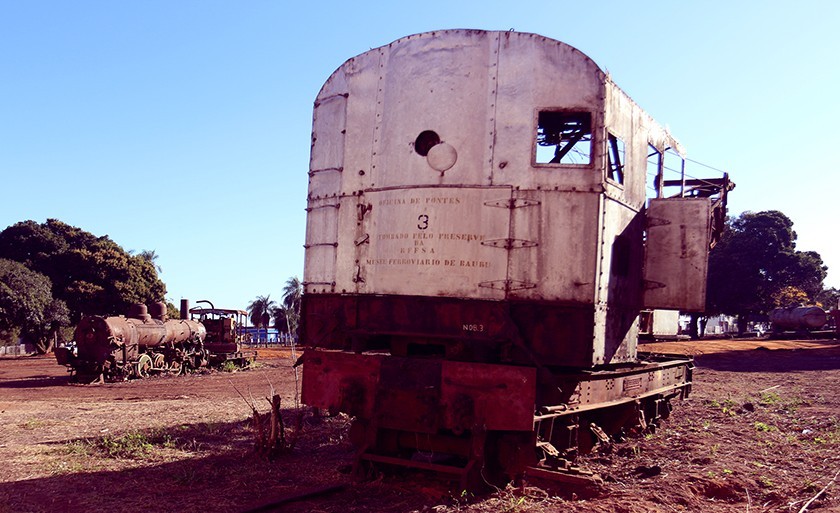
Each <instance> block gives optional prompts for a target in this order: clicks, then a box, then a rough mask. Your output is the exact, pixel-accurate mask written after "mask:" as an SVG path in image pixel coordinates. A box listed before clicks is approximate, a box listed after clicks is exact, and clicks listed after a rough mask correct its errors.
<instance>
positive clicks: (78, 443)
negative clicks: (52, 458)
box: [59, 440, 91, 456]
mask: <svg viewBox="0 0 840 513" xmlns="http://www.w3.org/2000/svg"><path fill="white" fill-rule="evenodd" d="M90 449H91V445H90V442H87V441H85V440H73V441H71V442H67V443H65V444H63V445H62V446H61V447H60V448H59V452H60V453H62V454H68V455H70V456H89V455H90Z"/></svg>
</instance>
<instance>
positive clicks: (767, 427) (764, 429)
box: [753, 422, 777, 433]
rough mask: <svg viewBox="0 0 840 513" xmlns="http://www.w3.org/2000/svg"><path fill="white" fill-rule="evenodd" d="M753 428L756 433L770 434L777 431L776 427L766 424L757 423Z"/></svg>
mask: <svg viewBox="0 0 840 513" xmlns="http://www.w3.org/2000/svg"><path fill="white" fill-rule="evenodd" d="M753 427H754V428H755V430H756V431H761V432H764V433H769V432H770V431H777V429H776V427H775V426H771V425H770V424H765V423H764V422H756V423H754V424H753Z"/></svg>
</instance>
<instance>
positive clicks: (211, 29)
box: [0, 0, 840, 308]
mask: <svg viewBox="0 0 840 513" xmlns="http://www.w3.org/2000/svg"><path fill="white" fill-rule="evenodd" d="M838 22H840V2H834V1H828V0H826V1H808V0H805V1H802V2H780V1H766V2H758V1H752V2H748V1H744V2H732V1H727V2H721V1H703V2H699V1H698V2H685V1H683V2H674V1H670V2H664V1H662V2H618V1H603V2H598V3H589V2H559V1H557V2H547V1H543V2H531V1H520V2H502V1H495V0H485V1H481V2H478V1H474V2H473V1H464V2H456V1H448V2H442V1H437V0H426V1H424V2H410V3H409V2H389V3H382V5H380V3H378V2H367V1H356V2H331V1H328V2H311V3H310V2H306V3H305V2H294V3H293V2H280V1H273V2H272V1H242V0H240V1H233V0H230V1H212V0H204V1H192V0H178V1H173V0H166V1H160V0H144V1H139V0H138V1H133V2H129V1H88V0H74V1H72V2H71V1H46V0H29V1H17V0H0V184H2V185H0V186H1V187H2V188H3V191H2V194H0V229H3V228H4V227H6V226H8V225H11V224H13V223H15V222H18V221H21V220H25V219H33V220H36V221H38V222H43V221H45V220H46V219H47V218H57V219H60V220H62V221H64V222H66V223H69V224H72V225H75V226H78V227H80V228H83V229H85V230H87V231H90V232H92V233H94V234H96V235H109V236H110V237H111V238H112V239H113V240H115V241H116V242H117V243H119V244H120V245H122V246H123V247H124V248H126V249H133V250H137V251H140V250H155V251H156V252H157V253H158V255H159V259H158V263H159V264H160V265H161V267H162V268H163V273H162V275H161V277H162V279H163V280H164V281H165V282H166V284H167V287H168V290H169V293H168V298H169V299H171V300H172V301H174V302H176V303H177V302H178V300H179V299H180V298H182V297H186V298H190V299H192V300H193V301H195V300H198V299H210V300H212V301H213V302H214V303H215V304H216V305H217V306H224V307H231V308H243V307H245V306H246V305H247V304H248V302H249V301H250V300H252V299H253V298H254V297H256V296H257V295H264V294H272V296H273V297H275V298H279V296H280V293H281V290H282V286H283V283H284V282H285V280H286V278H288V277H289V276H292V275H297V276H301V277H302V272H303V247H302V246H303V241H304V221H305V212H304V207H305V205H306V188H307V170H308V161H309V138H310V130H311V116H312V114H311V111H312V102H313V100H314V98H315V95H316V94H317V93H318V90H319V89H320V87H321V84H322V83H323V82H324V81H325V80H326V79H327V77H328V76H329V75H330V74H331V73H332V72H333V71H334V70H335V69H336V68H337V67H338V66H339V65H341V63H342V62H344V61H345V60H346V59H348V58H350V57H353V56H354V55H357V54H359V53H362V52H364V51H367V50H369V49H371V48H375V47H377V46H381V45H384V44H388V43H389V42H391V41H393V40H394V39H398V38H400V37H402V36H405V35H409V34H413V33H417V32H424V31H428V30H435V29H444V28H478V29H487V30H508V29H511V28H513V29H515V30H517V31H522V32H535V33H539V34H542V35H545V36H548V37H551V38H554V39H558V40H561V41H564V42H566V43H569V44H571V45H573V46H575V47H577V48H578V49H580V50H581V51H583V52H584V53H586V54H587V55H589V56H590V57H592V58H593V59H594V60H595V62H597V63H598V64H599V65H600V66H601V67H602V68H603V69H605V70H607V71H609V72H610V73H611V74H612V77H613V79H614V80H615V82H616V83H617V84H618V85H619V86H620V87H621V88H622V89H624V90H625V91H626V92H627V93H628V94H629V95H630V96H631V97H632V98H633V99H634V100H635V101H636V102H637V103H638V104H640V105H641V106H642V107H643V108H644V109H645V110H647V111H648V112H649V113H650V114H651V115H652V116H653V117H654V118H655V119H657V120H658V121H659V122H660V123H662V124H663V125H666V126H668V127H669V128H670V129H671V131H672V132H673V134H674V135H675V136H676V137H677V138H678V139H680V141H681V142H682V143H683V145H684V146H685V147H686V149H687V152H688V157H689V158H691V159H694V160H697V161H700V162H703V163H705V164H708V165H711V166H714V167H716V168H720V169H725V170H727V171H729V172H730V174H731V176H732V178H733V179H734V181H735V182H737V184H738V185H737V188H736V190H735V191H734V192H733V194H732V196H731V202H730V213H731V214H736V215H737V214H739V213H741V212H743V211H745V210H752V211H761V210H769V209H775V210H781V211H782V212H784V213H785V214H787V215H788V216H789V217H790V218H791V219H792V220H793V221H794V227H795V230H796V232H797V233H798V235H799V239H798V245H797V247H798V249H801V250H815V251H817V252H819V253H820V254H821V255H822V257H823V260H824V261H825V262H826V264H827V265H828V266H829V268H830V269H829V277H828V280H827V284H828V285H831V286H840V242H838V238H837V236H836V234H835V233H834V232H835V231H836V224H837V218H838V215H837V212H838V209H837V203H835V202H836V201H838V200H835V197H834V195H835V192H834V187H833V185H834V183H835V181H836V180H837V177H838V172H837V166H838V164H837V157H836V155H837V142H836V141H835V140H834V137H837V136H838V135H839V134H838V129H837V126H838V124H837V123H838V121H837V120H838V119H840V102H838V101H837V91H838V84H840V71H838V70H840V66H838V53H840V35H838V30H837V27H836V25H837V23H838Z"/></svg>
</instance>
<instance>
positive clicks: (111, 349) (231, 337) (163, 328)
mask: <svg viewBox="0 0 840 513" xmlns="http://www.w3.org/2000/svg"><path fill="white" fill-rule="evenodd" d="M149 312H151V313H149ZM220 312H221V313H220ZM229 312H238V311H225V310H221V311H218V310H212V311H211V310H209V309H200V308H199V309H193V311H192V313H193V314H194V316H195V318H194V319H187V318H186V317H187V311H186V309H183V311H182V314H181V315H182V317H184V318H182V319H173V320H168V319H167V317H166V305H165V304H163V303H153V304H152V305H150V306H149V307H146V305H141V304H138V305H134V306H133V307H132V308H131V311H130V312H129V313H128V315H127V316H118V317H102V316H95V315H94V316H87V317H84V318H82V320H81V321H80V322H79V324H78V325H77V326H76V330H75V333H74V336H73V343H72V344H71V345H70V346H65V347H59V348H57V349H56V353H55V354H56V359H57V361H58V363H59V364H60V365H65V366H67V367H68V368H69V370H70V372H73V373H74V374H75V375H74V377H75V379H76V380H77V381H80V382H91V381H95V380H105V381H115V380H122V379H129V378H143V377H147V376H149V375H150V374H154V373H174V374H180V373H182V372H184V371H186V370H190V369H198V368H200V367H205V366H207V365H218V364H221V363H224V362H225V361H233V362H234V363H235V364H237V365H239V366H247V365H248V364H249V363H250V362H252V361H253V360H254V358H255V357H256V355H255V354H253V353H249V352H243V351H242V350H241V345H240V342H241V341H240V339H239V338H238V337H237V336H236V333H237V331H236V325H237V322H236V321H237V320H236V318H233V317H231V316H230V315H228V313H229ZM241 313H244V312H241ZM202 321H204V322H206V323H207V326H209V328H210V329H211V330H212V332H210V333H208V328H207V326H205V323H204V322H202Z"/></svg>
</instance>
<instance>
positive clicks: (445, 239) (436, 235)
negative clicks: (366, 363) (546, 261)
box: [358, 187, 511, 298]
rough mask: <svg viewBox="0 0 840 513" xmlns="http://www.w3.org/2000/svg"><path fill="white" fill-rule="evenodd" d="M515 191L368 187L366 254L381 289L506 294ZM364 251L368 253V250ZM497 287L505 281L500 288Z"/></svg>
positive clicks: (365, 266) (372, 279)
mask: <svg viewBox="0 0 840 513" xmlns="http://www.w3.org/2000/svg"><path fill="white" fill-rule="evenodd" d="M510 194H511V191H510V188H508V187H499V188H466V187H464V188H452V187H445V188H414V189H393V190H384V191H375V192H368V193H366V194H365V201H366V202H367V204H368V205H369V206H370V211H369V213H367V214H366V215H365V216H364V220H363V221H362V224H363V226H364V229H365V233H366V235H367V236H368V241H369V242H368V243H367V244H365V248H364V254H365V256H364V258H363V259H361V258H360V259H358V260H359V266H360V273H359V278H360V279H362V280H364V282H365V290H366V291H368V292H371V293H376V294H407V295H427V296H447V297H478V298H502V297H504V291H505V287H504V285H503V284H504V282H505V280H506V279H507V256H508V251H507V250H506V249H505V248H504V247H498V246H497V245H496V242H498V241H503V240H506V239H507V238H508V235H509V234H508V222H509V216H510V212H509V210H508V209H507V208H498V207H495V206H493V203H495V202H498V201H499V200H502V201H504V202H508V201H509V200H510ZM360 252H361V250H360ZM494 284H496V285H499V284H501V285H500V286H494Z"/></svg>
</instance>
